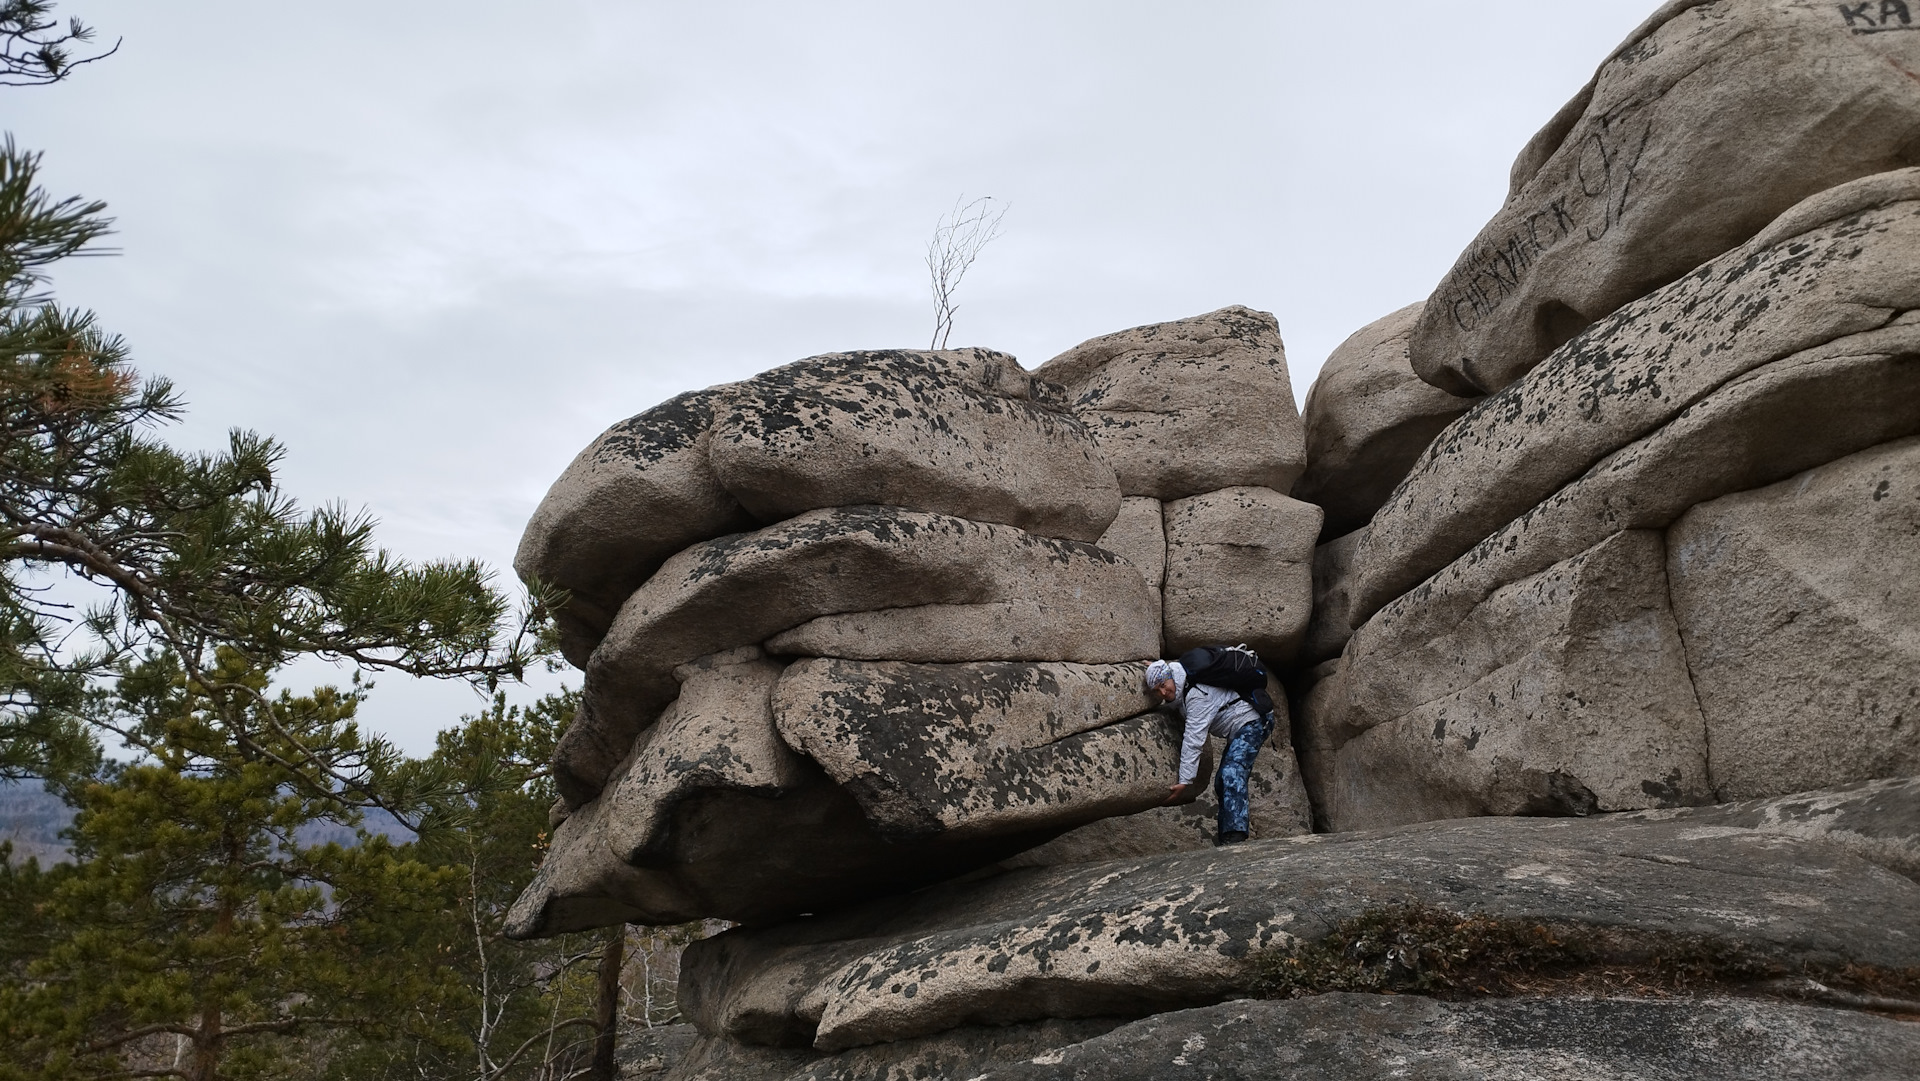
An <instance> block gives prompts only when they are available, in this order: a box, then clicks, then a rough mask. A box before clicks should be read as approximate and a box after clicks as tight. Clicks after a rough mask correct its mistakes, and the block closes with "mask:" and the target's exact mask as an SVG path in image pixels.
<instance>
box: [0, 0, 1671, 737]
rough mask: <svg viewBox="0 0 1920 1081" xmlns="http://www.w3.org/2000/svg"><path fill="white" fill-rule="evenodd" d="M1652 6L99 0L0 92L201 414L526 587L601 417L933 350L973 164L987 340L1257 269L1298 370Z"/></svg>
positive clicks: (1300, 387)
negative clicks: (544, 527) (819, 364)
mask: <svg viewBox="0 0 1920 1081" xmlns="http://www.w3.org/2000/svg"><path fill="white" fill-rule="evenodd" d="M1655 6H1656V0H1584V2H1582V3H1578V4H1572V3H1545V2H1542V0H1455V2H1434V0H1392V2H1375V3H1355V2H1348V3H1308V2H1305V0H1273V2H1269V3H1227V2H1209V3H1199V4H1178V5H1176V4H1171V3H1165V4H1144V3H1124V2H1115V0H1099V2H1085V3H1042V2H1034V0H1026V2H1019V3H985V2H980V0H974V2H969V3H965V4H925V3H908V2H901V0H893V2H890V3H792V2H783V3H774V2H763V3H722V2H712V0H709V2H705V3H700V4H690V3H652V2H647V3H615V2H612V0H603V2H600V3H572V2H556V0H548V2H546V3H543V4H540V5H526V4H518V3H513V4H510V3H504V2H496V0H458V2H454V0H445V2H419V0H405V2H399V3H393V4H388V5H382V6H380V8H379V9H378V13H379V14H378V17H377V18H376V17H375V15H374V14H373V9H355V10H354V11H352V12H347V11H346V9H341V8H339V7H337V6H327V5H291V4H261V3H257V2H247V3H242V2H208V0H172V2H168V3H164V4H161V3H153V2H152V0H64V2H63V3H62V5H61V8H60V9H59V10H60V14H62V15H66V14H73V15H78V16H81V17H82V18H84V19H86V20H87V21H89V22H91V23H93V24H94V25H95V26H96V27H97V28H98V29H99V31H100V32H101V34H102V36H103V37H104V38H105V39H106V40H108V41H111V40H112V39H114V38H121V39H123V40H124V43H123V45H122V46H121V49H120V52H119V54H118V55H116V56H114V57H112V58H110V59H107V60H105V61H102V62H101V63H98V64H95V65H92V66H89V67H84V68H81V69H80V70H79V71H78V72H76V73H75V75H74V76H73V77H72V79H71V80H70V81H69V82H67V83H64V84H61V85H58V86H54V87H48V88H40V89H16V90H0V94H3V95H4V97H0V102H4V109H5V112H4V121H5V127H6V128H7V129H8V130H10V131H12V132H13V133H14V135H15V136H16V138H17V139H18V141H19V142H20V143H21V144H22V145H24V146H27V147H31V148H36V149H40V150H43V151H44V152H45V155H46V156H45V163H44V169H43V178H44V181H45V183H46V185H47V186H48V187H49V188H50V189H51V190H53V191H54V192H56V193H58V194H84V195H86V196H88V197H92V198H100V199H105V200H106V201H107V202H108V203H109V204H110V207H111V212H112V214H113V215H114V216H115V218H116V219H117V221H118V235H117V237H116V238H115V241H114V243H115V244H116V245H117V246H118V247H119V248H120V250H121V252H122V254H121V255H120V256H119V257H118V258H113V259H96V260H81V261H73V262H70V263H69V264H68V266H67V267H66V268H65V269H63V270H62V271H61V272H60V273H59V275H58V277H57V278H56V283H55V284H56V287H57V289H58V292H59V295H60V297H61V299H62V300H63V301H65V302H67V303H73V304H78V305H82V306H86V307H91V308H94V309H96V310H97V311H98V313H99V314H100V317H101V320H102V322H103V323H104V324H105V325H106V326H108V327H109V328H111V329H113V330H115V331H118V332H120V333H122V334H124V335H125V336H126V337H127V338H128V340H129V342H130V344H131V346H132V349H133V353H134V357H135V359H136V362H137V363H138V365H139V366H140V367H141V368H142V369H143V370H145V371H149V372H156V373H161V374H165V375H167V376H169V377H171V378H173V379H174V380H175V381H176V382H177V383H178V385H179V387H180V389H181V391H182V393H183V394H184V395H185V397H186V398H187V399H188V401H189V403H190V406H191V410H190V413H189V417H188V420H187V422H186V423H185V424H184V425H182V426H179V427H177V428H175V429H173V430H172V434H171V438H173V440H174V441H175V442H176V443H178V444H181V445H184V446H189V447H215V446H219V445H221V444H223V443H224V438H225V432H226V431H227V430H228V429H229V428H232V427H247V428H254V429H257V430H260V431H265V432H269V433H272V434H274V435H276V436H278V437H279V438H280V439H281V440H282V441H284V442H285V443H286V444H287V446H288V447H289V450H290V454H289V457H288V460H287V463H286V467H285V470H284V474H283V476H284V480H285V482H286V484H287V486H288V488H289V489H290V490H291V491H292V492H293V493H295V494H297V495H298V496H300V497H301V498H302V499H303V500H306V501H309V502H324V501H334V500H338V501H344V502H346V503H348V504H351V505H354V506H364V507H366V508H368V509H369V510H371V511H372V512H373V513H374V514H375V515H376V516H378V517H379V518H380V519H381V521H382V531H381V537H382V540H383V542H384V543H385V544H386V545H387V546H389V547H390V548H392V549H394V550H395V551H397V552H399V553H401V554H403V555H405V556H408V557H411V558H417V559H426V558H436V557H443V556H460V557H475V558H479V559H482V560H485V561H487V562H488V563H490V564H492V565H493V566H495V567H497V568H499V571H500V574H501V580H502V582H503V583H505V584H511V583H512V575H511V570H510V569H509V564H510V562H511V559H512V554H513V549H514V545H515V544H516V542H517V541H518V538H519V533H520V529H521V526H522V525H523V524H524V523H525V521H526V519H527V517H528V515H529V514H530V513H531V511H532V510H533V507H534V505H535V504H536V503H537V502H538V501H539V499H540V497H541V495H542V494H543V493H544V492H545V490H546V487H547V485H548V484H549V483H551V482H552V480H553V479H554V477H556V476H557V475H558V474H559V472H560V470H561V469H562V468H564V467H565V465H566V463H567V461H568V460H569V459H570V458H571V457H572V456H573V455H574V454H575V453H576V452H577V451H578V450H579V449H580V448H581V447H582V446H584V445H585V444H586V443H587V442H588V441H589V440H590V439H592V438H593V436H594V435H595V434H597V433H598V432H599V431H600V430H601V429H603V428H605V427H606V426H607V425H608V424H610V423H612V422H614V421H616V420H619V419H621V418H623V417H626V416H629V415H631V414H633V413H636V412H639V411H640V410H642V409H644V408H646V407H648V406H650V405H653V404H655V403H657V402H658V401H660V400H661V399H663V398H666V397H668V396H670V395H673V394H676V393H679V392H680V391H683V390H688V389H691V388H695V387H702V386H707V385H709V384H713V383H718V382H723V381H726V380H731V379H737V378H740V377H742V376H746V375H749V374H752V373H753V372H756V371H759V370H762V369H765V368H768V367H772V366H774V365H777V364H783V363H786V362H787V361H790V360H796V359H798V358H800V357H804V356H808V355H811V354H815V353H821V352H827V351H831V350H839V349H858V348H878V347H892V346H909V347H924V346H925V345H926V344H927V341H928V336H929V334H930V331H931V323H932V302H931V301H930V299H929V297H928V294H927V280H926V279H927V274H926V269H925V267H924V265H923V262H922V260H923V258H924V253H925V247H926V242H927V238H928V235H929V234H930V233H931V231H932V229H933V226H934V223H935V221H936V220H937V219H938V218H939V216H940V215H941V214H942V213H943V212H944V211H946V210H947V209H948V208H949V207H951V206H952V204H953V203H954V201H955V199H956V197H958V196H960V195H961V194H963V193H964V194H966V195H968V196H976V195H990V196H993V197H994V198H995V199H996V200H999V201H1003V202H1005V203H1007V204H1010V207H1011V209H1010V211H1009V212H1008V214H1007V217H1006V220H1005V225H1004V229H1005V232H1004V235H1003V236H1002V237H1001V238H1000V239H999V240H997V241H995V242H994V243H993V244H992V245H991V246H989V247H988V248H987V249H986V251H985V252H984V253H983V254H982V255H981V257H980V260H979V262H978V263H977V264H976V265H975V267H974V269H973V271H972V273H971V275H970V276H969V277H968V278H967V279H966V281H965V283H964V285H963V286H962V289H961V292H960V295H959V300H960V310H959V315H958V321H957V325H956V329H955V331H954V335H953V339H952V344H954V345H985V346H991V347H994V348H998V349H1003V350H1006V351H1008V352H1011V353H1013V354H1015V355H1016V356H1018V357H1019V358H1020V359H1021V360H1022V362H1024V363H1025V364H1026V365H1027V366H1028V367H1029V368H1031V367H1034V366H1037V365H1039V364H1040V363H1042V362H1044V361H1045V360H1046V359H1047V358H1048V357H1051V356H1053V355H1055V354H1057V353H1059V352H1061V351H1062V350H1064V349H1066V348H1068V347H1069V346H1072V345H1073V344H1075V343H1077V342H1080V341H1082V340H1085V339H1086V338H1089V337H1093V336H1095V335H1098V334H1103V333H1106V332H1108V331H1113V330H1119V329H1122V328H1125V327H1129V326H1136V325H1139V324H1141V323H1149V322H1156V321H1159V320H1164V319H1172V318H1178V317H1181V316H1187V315H1193V314H1197V313H1200V312H1204V311H1210V310H1212V309H1214V308H1218V307H1221V306H1223V305H1227V304H1246V305H1250V306H1252V307H1255V308H1261V309H1264V310H1267V311H1271V312H1273V313H1274V314H1275V315H1277V316H1278V317H1279V320H1280V327H1281V331H1282V333H1283V334H1284V336H1285V339H1286V342H1287V352H1288V360H1289V364H1290V367H1291V370H1292V375H1293V383H1294V390H1295V395H1296V397H1304V395H1305V393H1306V389H1307V387H1308V386H1309V385H1310V384H1311V382H1312V380H1313V376H1314V373H1315V372H1316V371H1317V370H1318V369H1319V367H1320V364H1321V362H1322V361H1323V360H1324V359H1325V358H1326V355H1327V353H1328V352H1330V351H1331V350H1332V349H1333V348H1334V347H1335V346H1336V345H1338V344H1339V343H1340V341H1341V340H1342V339H1343V338H1345V337H1346V336H1347V335H1348V334H1350V333H1352V332H1353V331H1354V330H1356V329H1358V328H1359V327H1361V326H1362V325H1364V324H1366V323H1368V322H1370V321H1372V320H1373V319H1376V318H1378V317H1379V316H1381V315H1384V314H1386V313H1387V312H1390V311H1392V310H1394V309H1395V308H1398V307H1400V306H1401V305H1404V304H1406V303H1409V302H1411V301H1414V300H1419V299H1422V298H1424V297H1425V296H1426V295H1427V293H1428V292H1429V291H1430V290H1431V289H1432V287H1433V285H1434V283H1435V282H1436V281H1438V279H1439V277H1440V275H1441V274H1442V273H1443V272H1444V271H1445V270H1446V269H1447V268H1448V267H1449V266H1450V265H1451V264H1452V262H1453V260H1454V258H1455V257H1456V256H1457V255H1458V254H1459V252H1460V249H1461V248H1462V247H1463V246H1464V245H1465V244H1466V243H1467V242H1468V241H1469V240H1470V239H1471V238H1472V237H1473V235H1474V233H1475V232H1476V231H1477V230H1478V229H1479V227H1480V225H1481V224H1482V223H1483V222H1484V221H1485V220H1486V219H1487V218H1488V217H1489V216H1490V215H1491V214H1492V213H1493V211H1494V210H1495V209H1496V208H1497V207H1498V206H1499V204H1500V202H1501V200H1502V198H1503V197H1504V195H1505V191H1506V177H1507V169H1508V166H1509V165H1510V164H1511V163H1512V160H1513V157H1514V155H1515V154H1516V153H1517V152H1518V151H1519V149H1520V147H1521V145H1522V144H1523V143H1524V142H1525V141H1526V140H1527V138H1528V137H1529V136H1531V135H1532V134H1533V132H1534V131H1535V130H1537V129H1538V128H1539V127H1540V126H1541V125H1542V124H1543V123H1545V122H1546V120H1547V118H1548V117H1550V116H1551V115H1552V114H1553V112H1554V111H1555V110H1556V109H1557V108H1558V107H1559V106H1560V105H1561V103H1563V102H1564V101H1565V100H1566V99H1567V98H1568V97H1569V96H1571V95H1572V94H1573V93H1574V92H1575V91H1576V90H1578V89H1579V87H1580V86H1581V84H1583V83H1584V82H1585V81H1586V79H1587V78H1588V77H1589V75H1590V74H1591V73H1592V71H1593V69H1594V67H1595V65H1596V64H1598V62H1599V61H1600V60H1601V59H1602V58H1603V57H1605V55H1606V54H1607V53H1608V52H1609V51H1610V50H1611V49H1612V48H1613V47H1614V45H1615V44H1617V43H1618V42H1619V40H1620V39H1621V38H1622V37H1624V36H1625V35H1626V34H1627V32H1628V31H1630V30H1631V29H1632V28H1633V27H1634V26H1635V25H1637V24H1638V23H1639V22H1640V21H1641V20H1642V19H1643V18H1645V16H1646V15H1648V14H1649V13H1651V11H1652V10H1653V8H1654V7H1655ZM301 675H302V676H303V677H305V678H306V680H307V681H308V682H312V681H315V680H329V679H338V678H340V677H339V676H338V675H335V674H332V673H330V672H329V671H328V670H326V669H324V668H321V669H319V670H318V671H317V672H307V671H304V670H303V671H302V673H301ZM476 705H477V699H475V698H474V697H473V695H472V694H471V692H468V691H466V690H464V689H460V688H451V687H444V686H411V685H408V684H407V683H406V681H404V680H402V679H400V678H398V677H386V678H384V679H382V680H381V681H380V686H379V689H378V690H377V691H376V692H375V694H374V697H373V699H372V701H370V702H369V704H368V706H367V708H366V710H365V712H364V714H363V716H365V717H366V718H367V719H368V720H369V721H370V722H371V723H372V724H373V725H374V726H375V727H377V728H380V729H383V730H385V731H387V732H389V733H390V734H392V735H393V736H394V737H395V738H397V739H399V740H400V741H401V742H402V743H403V745H404V746H406V747H408V748H410V749H413V750H416V751H419V750H425V749H427V748H428V747H430V746H431V743H432V733H433V732H434V731H435V730H437V729H439V728H442V727H445V726H446V725H448V724H449V723H451V722H452V721H453V720H454V719H455V717H457V716H458V715H459V714H460V713H462V712H469V711H472V710H473V709H474V708H475V707H476Z"/></svg>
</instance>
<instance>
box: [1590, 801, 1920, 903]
mask: <svg viewBox="0 0 1920 1081" xmlns="http://www.w3.org/2000/svg"><path fill="white" fill-rule="evenodd" d="M1616 817H1617V818H1618V819H1619V820H1620V821H1627V820H1633V821H1644V822H1685V823H1689V824H1691V825H1694V826H1710V827H1722V826H1730V827H1734V828H1737V829H1749V830H1757V831H1759V832H1761V833H1780V834H1785V835H1787V836H1789V837H1799V838H1802V839H1805V840H1812V841H1820V842H1822V843H1824V844H1826V845H1828V846H1829V847H1833V848H1838V849H1840V850H1841V851H1844V852H1848V853H1851V854H1853V855H1855V856H1858V857H1860V858H1861V859H1863V860H1866V861H1867V862H1868V863H1872V864H1874V865H1876V866H1879V867H1884V868H1886V869H1887V870H1889V871H1892V872H1894V873H1896V874H1902V875H1905V876H1907V877H1908V878H1911V879H1913V880H1914V881H1916V882H1920V777H1896V778H1889V779H1886V780H1876V781H1856V782H1854V783H1853V784H1847V785H1838V786H1835V787H1833V788H1827V789H1821V790H1819V791H1815V792H1796V793H1794V794H1792V795H1789V796H1771V797H1768V798H1766V799H1755V800H1745V801H1743V802H1740V803H1723V804H1719V805H1717V806H1713V807H1675V808H1671V809H1667V810H1651V811H1635V812H1632V813H1631V814H1625V815H1618V816H1616Z"/></svg>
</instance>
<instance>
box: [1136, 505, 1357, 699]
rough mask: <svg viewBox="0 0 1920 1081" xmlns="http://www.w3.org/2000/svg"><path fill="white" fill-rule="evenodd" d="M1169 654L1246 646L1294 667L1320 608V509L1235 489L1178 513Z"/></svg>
mask: <svg viewBox="0 0 1920 1081" xmlns="http://www.w3.org/2000/svg"><path fill="white" fill-rule="evenodd" d="M1165 516H1166V529H1167V585H1166V590H1165V593H1164V595H1163V604H1164V616H1163V620H1164V623H1163V626H1164V635H1163V637H1164V639H1165V643H1166V649H1167V652H1169V653H1172V654H1175V655H1178V654H1180V653H1184V652H1186V651H1187V650H1189V649H1193V648H1194V647H1196V646H1204V645H1216V644H1219V643H1223V642H1224V643H1227V644H1233V643H1238V642H1244V643H1246V644H1247V645H1250V646H1252V647H1253V649H1254V652H1256V653H1258V654H1260V656H1261V658H1262V659H1263V660H1265V661H1266V662H1267V663H1268V664H1272V665H1284V664H1288V663H1291V662H1292V661H1293V659H1294V658H1295V656H1296V655H1297V654H1298V653H1299V652H1300V645H1301V643H1302V642H1303V641H1304V640H1305V638H1306V633H1307V618H1308V615H1309V613H1310V612H1311V611H1312V608H1313V545H1314V540H1315V538H1317V537H1318V536H1319V535H1320V508H1319V507H1316V506H1314V505H1313V504H1311V503H1302V502H1301V501H1299V500H1297V499H1290V498H1288V497H1287V496H1284V495H1281V494H1280V493H1279V492H1276V491H1274V490H1273V489H1271V488H1259V487H1239V488H1226V489H1222V490H1220V491H1217V492H1208V493H1206V494H1204V495H1196V496H1189V497H1187V498H1185V499H1176V500H1173V501H1172V502H1170V503H1168V504H1167V505H1166V508H1165Z"/></svg>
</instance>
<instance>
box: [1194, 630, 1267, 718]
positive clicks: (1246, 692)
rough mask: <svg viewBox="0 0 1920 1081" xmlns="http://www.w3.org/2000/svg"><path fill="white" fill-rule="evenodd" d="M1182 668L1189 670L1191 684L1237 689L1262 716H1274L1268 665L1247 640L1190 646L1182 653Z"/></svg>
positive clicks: (1243, 698)
mask: <svg viewBox="0 0 1920 1081" xmlns="http://www.w3.org/2000/svg"><path fill="white" fill-rule="evenodd" d="M1180 667H1182V668H1184V669H1186V670H1187V682H1188V683H1190V684H1191V683H1204V684H1206V685H1207V686H1209V687H1219V688H1221V689H1222V690H1228V691H1234V692H1236V693H1238V695H1239V696H1240V700H1241V701H1242V702H1245V703H1246V704H1248V705H1250V706H1252V707H1253V708H1254V711H1255V712H1257V713H1259V714H1260V716H1262V717H1271V716H1273V699H1272V697H1270V696H1269V695H1268V694H1267V666H1266V665H1264V664H1262V663H1261V662H1260V655H1259V654H1257V653H1255V652H1254V651H1253V650H1251V649H1248V648H1247V647H1246V645H1245V644H1244V643H1243V644H1241V645H1237V646H1201V647H1199V648H1198V649H1190V650H1188V651H1186V652H1185V653H1182V654H1181V655H1180Z"/></svg>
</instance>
